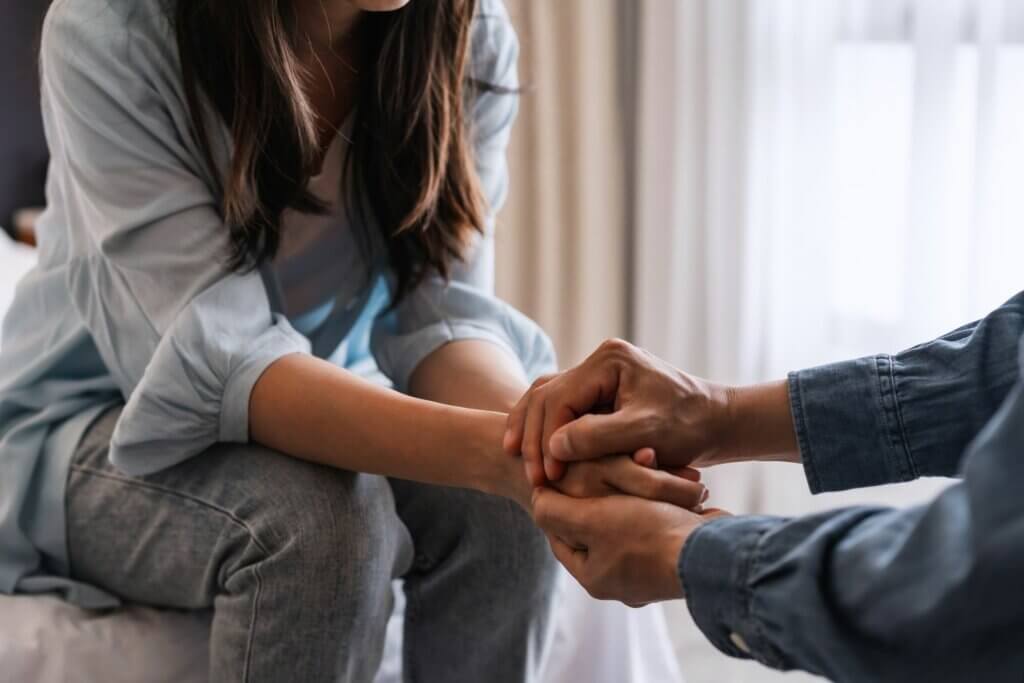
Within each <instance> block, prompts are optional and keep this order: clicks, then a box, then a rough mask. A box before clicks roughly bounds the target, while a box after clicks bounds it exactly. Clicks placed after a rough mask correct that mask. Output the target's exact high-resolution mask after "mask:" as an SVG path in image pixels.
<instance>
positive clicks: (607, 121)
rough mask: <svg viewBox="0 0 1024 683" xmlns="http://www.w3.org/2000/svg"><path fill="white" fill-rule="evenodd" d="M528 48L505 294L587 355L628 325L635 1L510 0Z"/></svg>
mask: <svg viewBox="0 0 1024 683" xmlns="http://www.w3.org/2000/svg"><path fill="white" fill-rule="evenodd" d="M506 3H507V5H508V8H509V11H510V13H511V15H512V19H513V22H514V23H515V25H516V27H517V29H518V31H519V37H520V42H521V44H522V59H521V61H520V75H521V80H522V83H523V87H524V94H523V98H522V110H521V114H520V119H519V123H518V125H517V128H516V131H515V133H514V136H513V142H512V149H511V152H510V165H511V175H512V192H511V195H510V198H509V202H508V205H507V207H506V209H505V210H504V212H503V214H502V216H501V219H500V223H499V229H498V243H497V248H498V280H497V286H498V291H499V293H500V295H501V296H502V297H503V298H505V299H506V300H508V301H509V302H510V303H512V304H513V305H515V306H516V307H518V308H519V309H521V310H522V311H523V312H525V313H526V314H527V315H529V316H531V317H533V318H534V319H536V320H537V321H538V322H539V323H540V324H541V325H542V326H543V327H544V329H546V330H547V331H548V333H549V334H550V335H551V337H552V339H553V340H554V341H555V345H556V347H557V348H558V351H559V357H560V360H561V362H562V364H563V366H564V365H569V364H572V363H575V362H577V361H578V360H580V359H582V358H583V357H584V356H586V354H587V353H589V352H590V351H591V350H592V349H593V348H594V347H595V346H596V345H597V344H598V343H600V342H601V340H603V339H605V338H606V337H609V336H623V335H625V334H626V333H627V332H628V329H629V316H628V311H627V306H628V302H629V299H630V292H629V286H628V285H629V280H630V278H629V273H628V270H629V264H630V261H631V254H630V249H629V244H630V242H631V240H630V238H629V235H628V229H627V224H628V220H627V216H629V215H630V212H631V198H630V189H629V185H630V183H629V182H628V180H627V179H628V175H629V163H628V160H629V159H630V158H631V156H632V155H631V153H630V152H629V148H630V140H629V138H630V135H629V133H628V131H629V129H630V128H631V122H630V121H629V120H628V117H629V112H630V110H631V104H630V102H629V101H628V99H629V89H630V88H629V85H630V81H631V80H632V79H629V78H627V77H625V74H627V73H628V72H629V70H628V68H627V65H628V62H629V59H630V58H631V51H632V46H631V45H630V44H629V43H630V41H629V39H628V36H629V33H630V32H629V30H628V28H629V21H630V16H629V15H630V14H631V12H632V5H633V3H632V2H628V1H623V0H557V1H555V2H552V1H551V0H506Z"/></svg>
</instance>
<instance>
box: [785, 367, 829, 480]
mask: <svg viewBox="0 0 1024 683" xmlns="http://www.w3.org/2000/svg"><path fill="white" fill-rule="evenodd" d="M793 380H795V381H793ZM789 403H790V406H792V405H793V404H794V403H795V404H796V406H797V408H799V410H794V411H793V423H794V424H793V427H794V429H795V431H796V439H797V447H798V448H799V449H800V461H801V462H802V463H803V464H804V468H805V469H806V471H807V474H808V477H807V478H808V480H809V481H808V484H810V487H811V490H812V491H815V492H817V491H821V490H822V485H821V476H820V475H819V474H818V467H817V462H816V461H815V458H814V457H813V455H812V449H811V435H810V432H809V431H808V429H807V414H806V406H804V399H803V388H802V386H801V380H800V375H799V374H798V373H793V376H792V379H791V380H790V385H789Z"/></svg>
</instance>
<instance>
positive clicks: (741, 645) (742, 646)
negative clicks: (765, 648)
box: [729, 633, 750, 655]
mask: <svg viewBox="0 0 1024 683" xmlns="http://www.w3.org/2000/svg"><path fill="white" fill-rule="evenodd" d="M729 640H731V641H732V644H733V645H735V646H736V647H737V648H738V649H739V651H740V652H742V653H743V654H745V655H749V654H750V646H749V645H747V641H745V640H744V639H743V636H741V635H740V634H738V633H730V634H729Z"/></svg>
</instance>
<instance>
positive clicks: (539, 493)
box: [533, 487, 590, 547]
mask: <svg viewBox="0 0 1024 683" xmlns="http://www.w3.org/2000/svg"><path fill="white" fill-rule="evenodd" d="M589 505H590V501H588V500H582V499H578V498H570V497H569V496H565V495H562V494H561V493H559V492H558V491H555V490H554V489H551V488H547V487H540V488H537V489H534V491H533V519H534V521H535V522H536V523H537V526H539V527H540V528H541V529H543V530H544V531H546V532H548V533H550V534H555V535H557V536H558V537H559V538H562V539H565V540H566V541H569V542H571V543H572V544H574V545H577V546H581V547H586V546H587V545H588V543H587V540H588V539H589V538H590V531H589V529H588V528H587V523H586V517H587V515H586V510H587V508H588V507H589Z"/></svg>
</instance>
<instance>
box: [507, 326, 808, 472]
mask: <svg viewBox="0 0 1024 683" xmlns="http://www.w3.org/2000/svg"><path fill="white" fill-rule="evenodd" d="M504 447H505V450H506V452H507V453H509V454H514V455H519V454H522V456H523V458H524V459H525V461H526V470H527V476H528V477H529V478H530V480H531V482H532V483H534V484H535V485H541V484H543V483H544V482H545V480H546V479H549V480H552V481H557V480H558V479H560V478H561V477H562V476H563V474H564V473H565V463H567V462H576V461H582V460H592V459H595V458H600V457H602V456H605V455H608V454H612V453H633V452H636V451H638V450H639V449H642V448H647V447H649V448H653V449H654V451H655V452H656V454H657V459H658V462H659V463H660V464H661V465H662V466H669V467H681V466H691V465H692V466H697V467H705V466H708V465H715V464H720V463H724V462H733V461H737V460H748V459H772V458H775V459H785V460H798V459H799V456H798V452H797V447H796V437H795V434H794V431H793V423H792V417H791V416H790V412H789V395H788V390H787V386H786V383H785V382H778V383H775V384H770V385H763V386H756V387H744V388H729V387H725V386H722V385H718V384H715V383H712V382H708V381H706V380H703V379H700V378H698V377H693V376H691V375H688V374H686V373H684V372H682V371H680V370H678V369H676V368H674V367H672V366H671V365H669V364H668V363H666V362H664V361H662V360H660V359H658V358H656V357H655V356H653V355H651V354H649V353H647V352H645V351H643V350H642V349H638V348H636V347H635V346H633V345H631V344H629V343H627V342H623V341H618V340H616V341H610V342H605V343H604V344H603V345H602V346H601V348H599V349H598V350H597V351H596V352H595V353H594V354H593V355H592V356H590V358H588V359H587V360H585V361H584V362H583V363H582V364H580V365H579V366H577V367H575V368H573V369H571V370H568V371H566V372H564V373H562V374H560V375H555V376H553V377H548V378H545V379H543V380H541V381H539V382H537V383H535V384H534V386H533V387H532V388H531V389H530V391H529V392H527V394H526V395H525V396H523V398H522V399H520V401H519V403H518V404H517V405H516V407H515V408H514V409H513V411H512V413H511V414H510V415H509V420H508V429H507V431H506V434H505V437H504Z"/></svg>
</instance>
